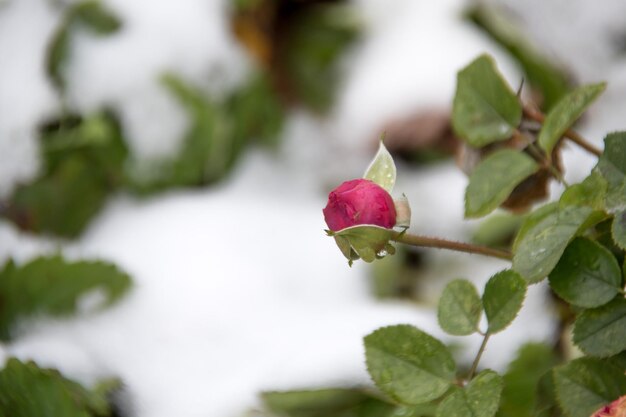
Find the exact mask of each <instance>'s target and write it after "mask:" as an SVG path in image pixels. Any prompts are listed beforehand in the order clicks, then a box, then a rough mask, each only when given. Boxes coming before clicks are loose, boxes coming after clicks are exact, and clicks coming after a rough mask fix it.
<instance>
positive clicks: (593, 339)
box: [573, 297, 626, 357]
mask: <svg viewBox="0 0 626 417" xmlns="http://www.w3.org/2000/svg"><path fill="white" fill-rule="evenodd" d="M573 341H574V343H575V344H576V345H577V346H578V347H579V348H580V349H581V350H582V351H583V352H585V353H586V354H587V355H589V356H597V357H607V356H611V355H617V354H618V353H620V352H621V351H623V350H626V299H624V298H623V297H617V298H616V299H615V300H613V301H611V302H610V303H608V304H606V305H603V306H602V307H599V308H595V309H593V310H585V311H583V312H582V313H581V314H580V315H579V316H578V317H577V318H576V322H575V323H574V337H573Z"/></svg>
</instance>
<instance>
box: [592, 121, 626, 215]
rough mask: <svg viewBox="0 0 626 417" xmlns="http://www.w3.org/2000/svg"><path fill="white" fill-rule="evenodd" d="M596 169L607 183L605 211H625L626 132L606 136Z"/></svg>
mask: <svg viewBox="0 0 626 417" xmlns="http://www.w3.org/2000/svg"><path fill="white" fill-rule="evenodd" d="M596 169H597V170H598V171H599V172H600V173H601V174H602V176H603V177H604V178H605V179H606V181H607V183H608V190H607V195H606V200H605V204H606V208H607V210H608V211H609V212H610V213H616V212H618V211H624V210H626V132H615V133H611V134H609V135H607V136H606V138H605V139H604V152H603V153H602V156H600V160H599V161H598V165H597V167H596Z"/></svg>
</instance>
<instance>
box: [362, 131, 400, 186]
mask: <svg viewBox="0 0 626 417" xmlns="http://www.w3.org/2000/svg"><path fill="white" fill-rule="evenodd" d="M363 178H365V179H366V180H370V181H373V182H374V183H376V184H378V185H380V186H381V187H382V188H384V189H385V190H386V191H387V192H388V193H391V192H392V191H393V186H394V185H395V183H396V164H395V162H393V157H392V156H391V154H390V153H389V151H388V150H387V148H386V147H385V144H384V143H383V141H382V140H381V141H380V145H379V146H378V152H376V156H374V159H372V162H371V163H370V165H369V166H368V167H367V169H366V170H365V175H363Z"/></svg>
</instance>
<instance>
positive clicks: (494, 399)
mask: <svg viewBox="0 0 626 417" xmlns="http://www.w3.org/2000/svg"><path fill="white" fill-rule="evenodd" d="M501 392H502V377H501V376H500V375H498V374H497V373H495V372H493V371H490V370H486V371H482V372H481V373H479V374H478V375H476V377H475V378H474V379H472V380H471V381H470V382H469V384H467V386H466V387H465V389H456V390H454V391H453V392H452V394H450V395H448V396H447V397H446V398H445V399H444V400H443V401H442V402H441V404H439V407H438V408H437V414H436V416H437V417H492V416H493V415H495V414H496V411H497V410H498V405H499V403H500V393H501Z"/></svg>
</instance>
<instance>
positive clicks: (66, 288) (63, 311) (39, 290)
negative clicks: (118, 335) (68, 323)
mask: <svg viewBox="0 0 626 417" xmlns="http://www.w3.org/2000/svg"><path fill="white" fill-rule="evenodd" d="M130 285H131V280H130V277H129V276H128V275H127V274H125V273H124V272H122V271H120V270H119V269H118V268H116V267H115V266H113V265H111V264H108V263H105V262H100V261H96V262H93V261H79V262H67V261H65V260H63V258H61V257H59V256H54V257H49V258H36V259H35V260H33V261H31V262H29V263H27V264H26V265H24V266H22V267H17V266H15V265H14V264H13V263H12V262H8V263H7V264H6V265H5V266H4V269H3V270H2V271H1V272H0V340H2V341H8V340H10V338H11V329H12V328H13V326H15V325H16V324H17V323H18V322H19V321H20V320H22V319H25V318H29V317H34V316H37V315H46V314H47V315H51V316H66V315H70V314H72V313H74V312H75V311H76V309H77V308H78V302H79V300H80V298H81V296H83V295H85V294H87V293H90V292H94V291H100V292H102V295H103V296H104V297H105V298H104V299H103V301H104V305H110V304H112V303H113V302H115V301H117V300H118V299H119V298H120V297H121V296H122V295H123V294H124V293H125V292H126V291H127V290H128V289H129V288H130Z"/></svg>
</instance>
